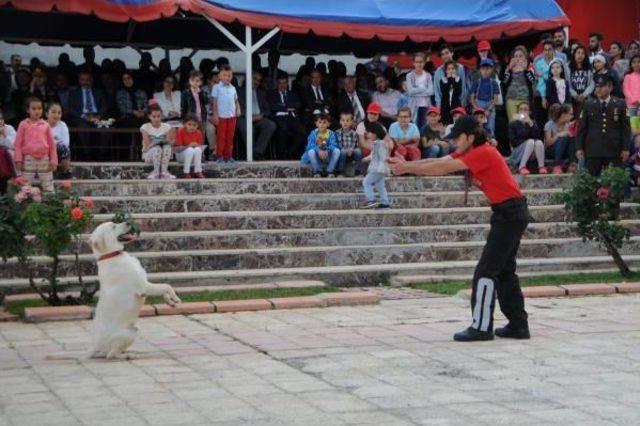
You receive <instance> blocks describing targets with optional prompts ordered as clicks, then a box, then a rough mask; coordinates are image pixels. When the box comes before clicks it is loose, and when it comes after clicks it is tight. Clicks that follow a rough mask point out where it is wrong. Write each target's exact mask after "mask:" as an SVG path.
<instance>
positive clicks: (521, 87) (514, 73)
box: [502, 46, 536, 121]
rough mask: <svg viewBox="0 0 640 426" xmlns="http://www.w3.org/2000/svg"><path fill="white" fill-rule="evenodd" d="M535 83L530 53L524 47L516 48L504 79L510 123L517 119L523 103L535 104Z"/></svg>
mask: <svg viewBox="0 0 640 426" xmlns="http://www.w3.org/2000/svg"><path fill="white" fill-rule="evenodd" d="M535 82H536V76H535V74H534V71H533V66H532V64H531V62H530V61H529V51H528V50H527V48H526V47H524V46H516V47H515V48H514V49H513V51H512V52H511V59H510V61H509V65H508V66H507V69H506V70H505V73H504V77H503V79H502V84H503V86H504V89H505V90H504V93H505V100H506V102H505V103H506V109H507V119H508V120H509V121H512V120H514V119H515V117H516V114H517V112H518V105H519V104H520V103H521V102H529V104H531V103H532V102H533V90H534V87H535Z"/></svg>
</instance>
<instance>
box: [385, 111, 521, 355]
mask: <svg viewBox="0 0 640 426" xmlns="http://www.w3.org/2000/svg"><path fill="white" fill-rule="evenodd" d="M451 137H452V138H453V139H454V140H455V143H456V148H457V149H456V153H454V154H452V155H451V156H447V157H444V158H440V159H435V160H434V159H431V160H421V161H411V162H407V161H404V159H403V158H401V157H393V158H390V159H389V160H388V161H389V163H390V167H391V171H392V172H393V174H394V175H403V174H415V175H430V176H437V175H446V174H449V173H454V172H459V171H463V170H470V171H471V174H472V180H473V181H474V183H475V184H476V186H477V187H478V188H479V189H480V190H481V191H482V192H483V193H484V194H485V196H486V197H487V198H488V199H489V202H490V203H491V210H492V211H493V216H492V218H491V228H490V230H489V234H488V235H487V244H486V245H485V246H484V249H483V251H482V256H481V257H480V261H479V262H478V264H477V266H476V270H475V272H474V279H473V287H472V294H471V311H472V317H473V321H472V323H471V326H469V327H468V328H467V329H465V330H463V331H461V332H459V333H456V334H454V336H453V338H454V340H456V341H460V342H470V341H477V340H492V339H493V335H494V334H493V311H494V308H495V294H496V292H497V294H498V295H500V297H499V302H500V309H501V310H502V312H503V313H504V314H505V316H506V317H507V319H508V320H509V323H508V324H507V325H506V326H505V327H502V328H498V329H496V330H495V334H496V335H497V336H499V337H508V338H515V339H528V338H529V337H530V334H529V324H528V321H527V312H526V311H525V309H524V298H523V296H522V291H521V289H520V284H519V282H518V275H516V257H517V253H518V248H519V247H520V239H521V238H522V234H523V233H524V231H525V229H526V228H527V224H528V223H529V210H528V208H527V201H526V199H525V198H524V197H523V196H522V192H521V191H520V188H519V187H518V184H517V183H516V181H515V179H514V177H513V176H512V175H511V172H510V171H509V168H508V167H507V165H506V163H505V161H504V159H503V158H502V156H501V155H500V153H499V152H498V151H497V150H496V149H495V148H494V147H492V146H490V145H488V141H487V134H486V132H485V131H484V130H483V129H482V128H481V127H480V124H479V123H478V122H477V121H476V120H475V119H474V118H473V117H469V116H466V117H462V118H459V119H458V121H456V123H455V125H454V126H453V129H452V130H451Z"/></svg>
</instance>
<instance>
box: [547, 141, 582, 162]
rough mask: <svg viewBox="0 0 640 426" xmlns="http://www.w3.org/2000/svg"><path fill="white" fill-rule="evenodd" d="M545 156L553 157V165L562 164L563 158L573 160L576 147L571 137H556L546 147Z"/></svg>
mask: <svg viewBox="0 0 640 426" xmlns="http://www.w3.org/2000/svg"><path fill="white" fill-rule="evenodd" d="M546 151H547V152H546V153H545V156H546V157H547V158H548V157H553V165H554V166H562V165H563V164H564V161H565V160H569V161H573V159H574V158H575V156H576V147H575V145H574V143H573V138H572V137H563V138H558V139H556V141H555V142H554V144H553V145H551V146H550V147H548V148H547V150H546Z"/></svg>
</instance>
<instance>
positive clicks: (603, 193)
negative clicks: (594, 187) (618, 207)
mask: <svg viewBox="0 0 640 426" xmlns="http://www.w3.org/2000/svg"><path fill="white" fill-rule="evenodd" d="M596 196H597V197H598V198H599V199H601V200H606V199H607V198H609V188H607V187H604V186H601V187H600V188H598V191H597V192H596Z"/></svg>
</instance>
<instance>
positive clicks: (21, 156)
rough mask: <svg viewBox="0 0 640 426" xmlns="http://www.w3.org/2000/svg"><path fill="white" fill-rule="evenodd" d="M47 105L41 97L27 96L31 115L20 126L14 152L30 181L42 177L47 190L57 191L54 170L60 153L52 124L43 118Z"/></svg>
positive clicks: (41, 179) (18, 167)
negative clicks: (57, 149) (45, 105)
mask: <svg viewBox="0 0 640 426" xmlns="http://www.w3.org/2000/svg"><path fill="white" fill-rule="evenodd" d="M43 109H44V108H43V105H42V101H41V100H40V99H38V98H29V99H28V100H27V115H28V117H27V118H25V119H24V120H22V122H21V123H20V125H19V126H18V131H17V133H16V142H15V146H14V150H15V151H14V155H15V163H16V168H17V169H18V170H19V171H22V173H23V175H24V177H25V178H26V179H27V181H28V182H29V184H30V185H33V184H34V183H35V182H36V181H37V180H40V185H41V186H42V189H43V190H44V191H50V192H53V171H54V170H55V169H56V167H58V153H57V151H56V142H55V140H54V139H53V132H52V131H51V127H50V126H49V123H47V122H46V121H45V120H43V119H42V112H43Z"/></svg>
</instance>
